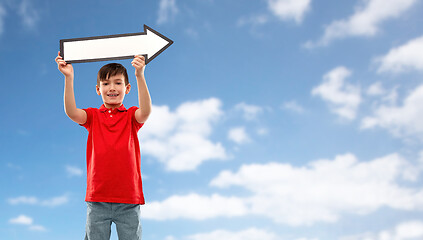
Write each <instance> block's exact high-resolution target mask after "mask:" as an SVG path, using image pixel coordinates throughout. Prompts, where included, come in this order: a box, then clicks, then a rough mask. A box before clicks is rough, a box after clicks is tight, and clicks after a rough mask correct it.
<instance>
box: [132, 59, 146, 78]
mask: <svg viewBox="0 0 423 240" xmlns="http://www.w3.org/2000/svg"><path fill="white" fill-rule="evenodd" d="M131 64H132V66H134V68H135V76H136V77H142V76H143V75H144V69H145V58H144V56H141V55H136V56H135V57H134V60H132V62H131Z"/></svg>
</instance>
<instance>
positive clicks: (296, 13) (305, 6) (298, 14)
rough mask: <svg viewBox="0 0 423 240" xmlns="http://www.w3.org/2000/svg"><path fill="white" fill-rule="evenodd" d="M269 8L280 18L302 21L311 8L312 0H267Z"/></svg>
mask: <svg viewBox="0 0 423 240" xmlns="http://www.w3.org/2000/svg"><path fill="white" fill-rule="evenodd" d="M267 4H268V7H269V10H270V11H271V12H272V13H273V14H274V15H275V16H276V17H278V18H279V19H281V20H283V21H286V20H294V21H295V22H296V23H301V22H302V20H303V18H304V15H305V13H306V12H307V11H309V10H310V8H311V0H267Z"/></svg>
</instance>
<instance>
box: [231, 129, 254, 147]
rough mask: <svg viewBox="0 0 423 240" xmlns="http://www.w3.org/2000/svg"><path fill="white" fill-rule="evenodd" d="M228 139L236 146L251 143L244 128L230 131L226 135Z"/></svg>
mask: <svg viewBox="0 0 423 240" xmlns="http://www.w3.org/2000/svg"><path fill="white" fill-rule="evenodd" d="M228 138H229V140H231V141H234V142H235V143H237V144H244V143H248V142H250V141H251V139H250V137H248V134H247V132H246V131H245V128H244V127H236V128H232V129H230V130H229V133H228Z"/></svg>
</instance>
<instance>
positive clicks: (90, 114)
mask: <svg viewBox="0 0 423 240" xmlns="http://www.w3.org/2000/svg"><path fill="white" fill-rule="evenodd" d="M82 110H84V111H85V112H86V113H87V121H86V122H85V123H84V124H79V125H81V126H83V127H85V128H86V129H87V130H88V129H89V128H90V126H91V122H92V119H93V110H94V109H93V108H84V109H82Z"/></svg>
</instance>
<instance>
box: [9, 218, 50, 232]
mask: <svg viewBox="0 0 423 240" xmlns="http://www.w3.org/2000/svg"><path fill="white" fill-rule="evenodd" d="M33 222H34V220H33V219H32V218H30V217H28V216H25V215H19V216H18V217H16V218H12V219H10V220H9V223H11V224H19V225H27V226H28V229H29V230H32V231H42V232H43V231H47V229H46V228H45V227H43V226H41V225H35V224H33Z"/></svg>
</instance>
